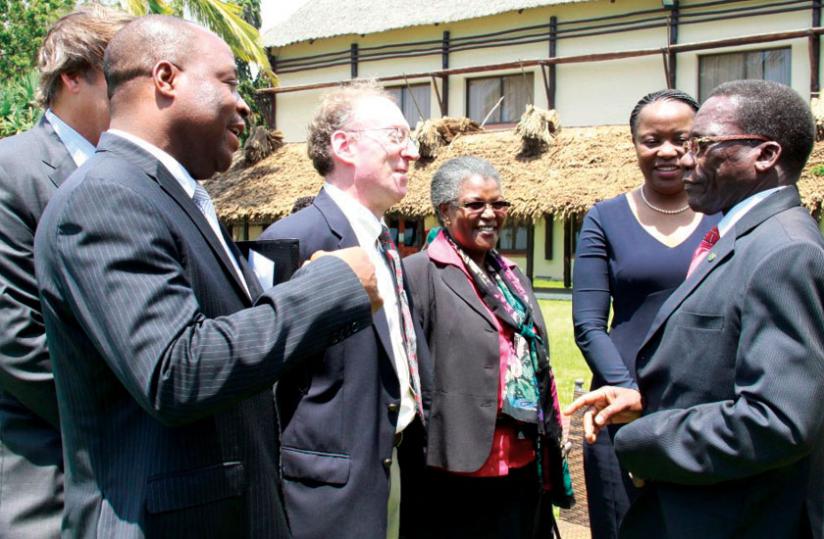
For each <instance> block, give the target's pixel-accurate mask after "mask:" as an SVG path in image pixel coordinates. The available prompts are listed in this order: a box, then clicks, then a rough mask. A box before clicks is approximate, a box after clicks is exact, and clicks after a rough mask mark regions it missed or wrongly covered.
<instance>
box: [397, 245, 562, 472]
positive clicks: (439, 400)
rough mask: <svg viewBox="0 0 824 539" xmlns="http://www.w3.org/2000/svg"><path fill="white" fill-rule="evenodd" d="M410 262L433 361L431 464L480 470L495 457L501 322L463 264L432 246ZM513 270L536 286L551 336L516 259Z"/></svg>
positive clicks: (535, 310) (539, 326)
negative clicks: (487, 461)
mask: <svg viewBox="0 0 824 539" xmlns="http://www.w3.org/2000/svg"><path fill="white" fill-rule="evenodd" d="M436 241H438V240H436ZM405 263H406V270H407V274H408V276H409V283H410V286H411V288H412V294H413V297H414V299H415V304H416V305H418V306H420V307H419V309H418V310H417V313H418V317H419V319H420V321H421V326H422V327H423V331H424V334H425V335H426V339H427V343H428V344H429V350H430V353H431V355H432V363H433V369H434V376H433V379H432V411H431V412H430V414H429V415H430V418H431V419H430V421H429V425H428V428H427V452H426V457H427V464H428V465H430V466H436V467H438V468H444V469H447V470H449V471H452V472H474V471H476V470H478V469H479V468H480V467H481V466H482V465H483V463H484V462H485V461H486V459H487V458H488V457H489V452H490V450H491V449H492V436H493V434H494V432H495V424H496V422H497V418H498V392H499V386H500V381H499V377H500V364H501V354H500V348H499V344H498V331H499V328H500V323H499V322H498V321H497V320H496V319H494V318H493V317H492V315H491V314H490V313H489V310H488V309H487V308H486V307H485V306H484V304H483V303H482V302H481V300H480V298H478V295H477V293H476V292H475V290H474V288H473V287H472V284H471V283H470V281H469V277H468V276H467V274H466V273H464V270H463V269H462V268H460V267H458V266H456V265H454V264H452V263H450V262H449V261H448V260H447V259H446V258H444V257H439V256H437V255H433V253H432V252H431V251H424V252H420V253H416V254H414V255H412V256H410V257H408V258H406V260H405ZM513 271H514V273H515V275H517V277H518V279H520V281H521V284H522V285H523V287H524V289H525V290H527V291H529V292H530V293H529V303H530V306H531V307H532V310H533V313H534V315H535V324H536V327H537V330H538V332H539V333H540V334H541V335H543V336H544V338H546V334H547V333H546V326H545V324H544V319H543V315H542V314H541V309H540V307H539V306H538V304H537V301H536V299H535V297H534V295H533V294H532V293H531V292H532V287H531V286H530V284H529V281H528V279H527V278H526V277H524V275H523V274H522V273H521V271H520V270H519V269H518V268H517V267H516V266H513Z"/></svg>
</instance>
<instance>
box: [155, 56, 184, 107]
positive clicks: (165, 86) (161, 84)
mask: <svg viewBox="0 0 824 539" xmlns="http://www.w3.org/2000/svg"><path fill="white" fill-rule="evenodd" d="M179 73H180V70H179V69H178V68H177V66H175V65H174V64H173V63H171V62H169V61H167V60H161V61H160V62H158V63H157V64H155V66H154V68H153V69H152V80H153V81H154V85H155V89H156V90H157V91H158V92H159V93H160V94H161V95H164V96H166V97H169V98H172V97H174V95H175V84H176V82H177V75H178V74H179Z"/></svg>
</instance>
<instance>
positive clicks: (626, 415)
mask: <svg viewBox="0 0 824 539" xmlns="http://www.w3.org/2000/svg"><path fill="white" fill-rule="evenodd" d="M581 408H586V410H585V411H584V439H586V441H587V442H589V443H591V444H592V443H595V437H596V436H597V435H598V432H600V430H601V429H602V428H604V427H605V426H607V425H610V424H621V423H629V422H630V421H633V420H635V419H638V418H639V417H640V416H641V412H642V411H643V407H642V405H641V394H640V393H639V392H638V391H637V390H635V389H629V388H626V387H614V386H604V387H601V388H598V389H596V390H595V391H590V392H589V393H587V394H586V395H581V396H580V397H578V398H577V399H575V401H574V402H573V403H572V404H570V405H569V406H567V407H566V409H565V410H564V414H565V415H572V414H574V413H575V412H576V411H577V410H580V409H581Z"/></svg>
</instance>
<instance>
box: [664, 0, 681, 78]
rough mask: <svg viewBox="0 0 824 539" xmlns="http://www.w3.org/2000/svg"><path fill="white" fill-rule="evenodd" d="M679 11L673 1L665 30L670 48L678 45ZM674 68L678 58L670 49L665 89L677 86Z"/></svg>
mask: <svg viewBox="0 0 824 539" xmlns="http://www.w3.org/2000/svg"><path fill="white" fill-rule="evenodd" d="M680 13H681V10H680V9H679V7H678V0H673V2H672V8H671V9H670V16H669V26H668V28H667V45H668V46H669V47H671V46H672V45H675V44H677V43H678V19H679V16H680ZM676 67H678V58H677V55H676V52H675V51H674V50H672V49H670V48H668V50H667V71H668V73H667V75H668V76H667V87H668V88H675V87H676V85H677V84H678V80H677V76H676Z"/></svg>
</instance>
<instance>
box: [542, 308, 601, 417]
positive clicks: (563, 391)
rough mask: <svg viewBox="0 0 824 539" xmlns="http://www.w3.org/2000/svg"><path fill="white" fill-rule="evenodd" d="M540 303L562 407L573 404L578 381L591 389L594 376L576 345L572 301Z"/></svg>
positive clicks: (585, 387)
mask: <svg viewBox="0 0 824 539" xmlns="http://www.w3.org/2000/svg"><path fill="white" fill-rule="evenodd" d="M539 303H540V305H541V312H543V314H544V320H545V321H546V325H547V330H548V331H549V354H550V363H551V364H552V369H553V371H554V372H555V382H556V384H557V385H558V398H559V400H560V401H561V406H562V407H563V406H566V405H567V404H569V403H570V402H572V391H573V389H574V388H575V380H577V379H581V380H583V381H584V389H588V388H589V382H590V380H591V378H592V375H591V374H590V372H589V367H587V364H586V362H585V361H584V358H583V356H582V355H581V352H580V351H579V350H578V347H577V346H576V345H575V337H574V335H573V332H572V302H571V301H568V300H550V299H542V300H539Z"/></svg>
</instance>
